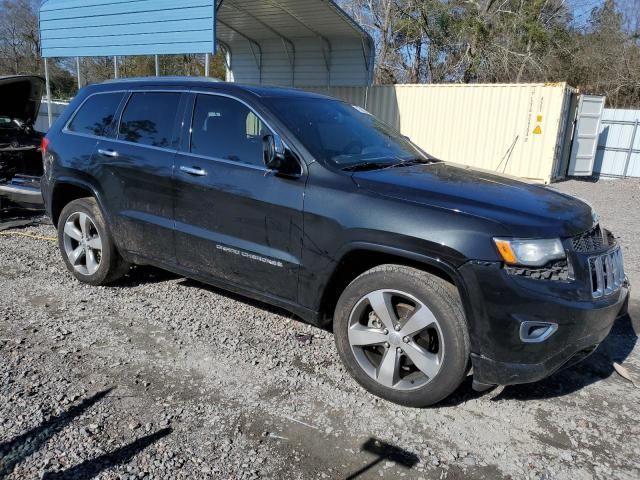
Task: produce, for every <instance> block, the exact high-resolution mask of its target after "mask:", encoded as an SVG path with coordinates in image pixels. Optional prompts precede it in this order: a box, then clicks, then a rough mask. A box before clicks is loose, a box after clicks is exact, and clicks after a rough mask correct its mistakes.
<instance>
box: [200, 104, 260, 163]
mask: <svg viewBox="0 0 640 480" xmlns="http://www.w3.org/2000/svg"><path fill="white" fill-rule="evenodd" d="M267 134H269V131H268V129H267V128H266V126H265V125H264V124H263V123H262V121H261V120H260V119H259V118H258V116H257V115H255V114H254V113H253V112H252V111H251V110H250V109H249V108H248V107H247V106H246V105H244V104H242V103H240V102H238V101H237V100H233V99H231V98H227V97H222V96H218V95H198V97H197V98H196V104H195V108H194V111H193V121H192V126H191V153H194V154H196V155H203V156H206V157H212V158H220V159H224V160H231V161H234V162H238V163H246V164H249V165H255V166H261V167H263V166H264V159H263V158H264V157H263V147H262V138H263V137H264V136H265V135H267Z"/></svg>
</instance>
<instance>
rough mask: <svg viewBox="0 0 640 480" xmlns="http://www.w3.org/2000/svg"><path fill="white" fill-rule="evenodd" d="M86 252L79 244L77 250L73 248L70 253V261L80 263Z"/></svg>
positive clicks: (75, 263)
mask: <svg viewBox="0 0 640 480" xmlns="http://www.w3.org/2000/svg"><path fill="white" fill-rule="evenodd" d="M83 253H84V248H82V247H80V246H78V247H77V248H76V249H75V250H73V251H72V252H71V253H70V254H69V262H71V265H74V266H76V265H78V261H79V260H80V258H82V254H83Z"/></svg>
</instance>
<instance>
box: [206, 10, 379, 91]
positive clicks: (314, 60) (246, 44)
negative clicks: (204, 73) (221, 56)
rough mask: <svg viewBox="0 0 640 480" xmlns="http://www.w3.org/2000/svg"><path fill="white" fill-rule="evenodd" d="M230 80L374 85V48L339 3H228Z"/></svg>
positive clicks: (222, 17) (224, 22)
mask: <svg viewBox="0 0 640 480" xmlns="http://www.w3.org/2000/svg"><path fill="white" fill-rule="evenodd" d="M218 3H219V8H218V19H217V40H218V44H219V45H220V46H221V47H222V48H223V49H224V50H226V52H227V53H228V56H227V58H228V60H229V61H228V65H227V67H228V68H227V70H228V78H227V79H228V80H232V81H237V82H242V83H253V84H270V85H286V86H294V87H297V86H300V87H320V86H366V85H370V84H371V83H372V79H373V62H374V44H373V40H372V39H371V38H370V37H369V35H368V34H367V33H366V32H365V31H364V30H362V28H360V26H359V25H358V24H357V23H355V22H354V21H353V20H352V19H351V18H350V17H349V16H348V15H347V14H346V13H345V12H344V11H342V10H341V9H340V7H338V6H337V5H336V4H335V3H334V2H333V1H327V0H278V1H276V0H262V1H255V0H222V1H219V2H218Z"/></svg>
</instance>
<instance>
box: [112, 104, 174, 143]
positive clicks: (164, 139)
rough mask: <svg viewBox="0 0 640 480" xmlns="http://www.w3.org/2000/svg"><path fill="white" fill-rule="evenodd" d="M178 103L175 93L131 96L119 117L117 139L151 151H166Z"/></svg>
mask: <svg viewBox="0 0 640 480" xmlns="http://www.w3.org/2000/svg"><path fill="white" fill-rule="evenodd" d="M179 102H180V94H179V93H163V92H145V93H134V94H132V95H131V98H130V99H129V101H128V102H127V106H126V107H125V109H124V112H123V113H122V118H121V120H120V127H119V129H118V138H119V139H121V140H127V141H129V142H135V143H142V144H144V145H152V146H154V147H170V146H171V141H172V138H173V132H174V129H175V127H176V114H177V112H178V103H179Z"/></svg>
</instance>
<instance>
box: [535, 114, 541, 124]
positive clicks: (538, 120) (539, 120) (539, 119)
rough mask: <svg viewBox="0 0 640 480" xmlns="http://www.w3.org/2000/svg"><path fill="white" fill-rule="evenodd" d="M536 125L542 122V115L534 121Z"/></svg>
mask: <svg viewBox="0 0 640 480" xmlns="http://www.w3.org/2000/svg"><path fill="white" fill-rule="evenodd" d="M536 121H537V122H538V123H540V122H542V115H538V119H537V120H536Z"/></svg>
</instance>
